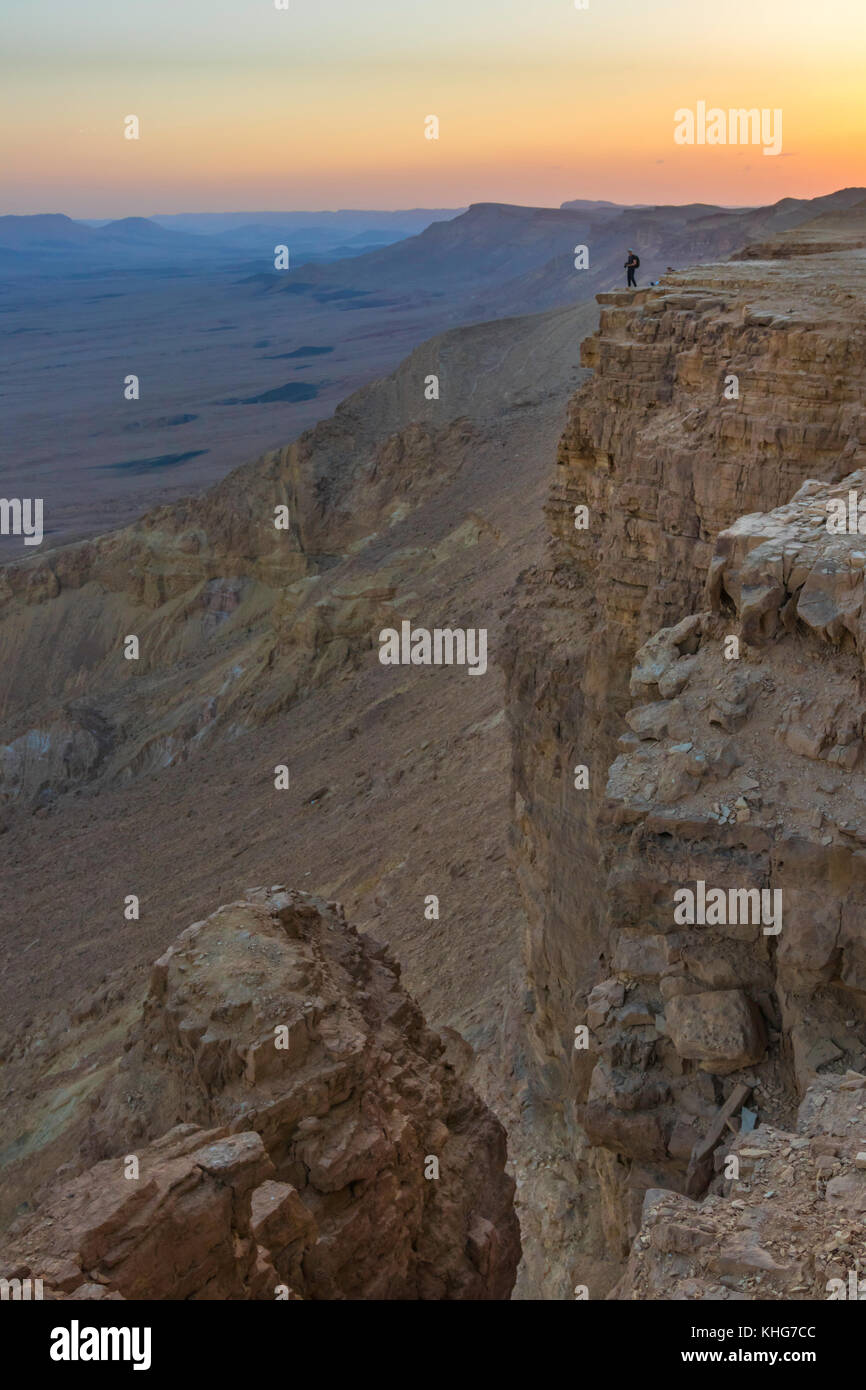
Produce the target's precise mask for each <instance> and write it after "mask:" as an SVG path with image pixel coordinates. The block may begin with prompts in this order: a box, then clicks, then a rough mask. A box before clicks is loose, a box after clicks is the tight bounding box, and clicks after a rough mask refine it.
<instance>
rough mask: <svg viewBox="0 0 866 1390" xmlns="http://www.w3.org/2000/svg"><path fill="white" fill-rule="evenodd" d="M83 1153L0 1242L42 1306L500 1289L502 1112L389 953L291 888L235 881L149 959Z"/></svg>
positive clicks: (514, 1245) (505, 1258) (503, 1256)
mask: <svg viewBox="0 0 866 1390" xmlns="http://www.w3.org/2000/svg"><path fill="white" fill-rule="evenodd" d="M278 1030H279V1031H278ZM157 1136H161V1137H157ZM85 1147H86V1154H85V1162H88V1161H91V1160H93V1159H98V1160H101V1161H98V1162H96V1163H95V1164H94V1165H93V1166H91V1167H89V1168H85V1169H84V1170H83V1171H81V1170H79V1171H78V1172H77V1174H75V1175H72V1174H71V1173H67V1175H66V1176H65V1177H64V1173H63V1170H61V1173H60V1174H58V1176H57V1179H56V1180H55V1181H54V1182H52V1183H51V1184H49V1185H48V1188H47V1189H46V1191H45V1192H44V1193H43V1194H40V1195H41V1198H42V1200H41V1201H40V1203H39V1205H38V1206H37V1208H36V1210H35V1211H34V1212H33V1213H32V1214H30V1215H28V1216H26V1217H23V1218H21V1219H20V1220H19V1221H18V1222H17V1223H15V1225H13V1226H12V1227H11V1228H10V1230H9V1231H8V1233H7V1236H6V1240H5V1245H4V1248H3V1249H2V1250H0V1273H2V1274H3V1275H4V1277H6V1278H15V1277H17V1278H27V1277H32V1278H39V1279H42V1280H43V1281H44V1285H45V1296H46V1297H59V1298H75V1299H80V1298H105V1297H114V1298H118V1297H121V1298H143V1299H169V1298H171V1299H178V1298H180V1299H259V1298H261V1299H272V1298H275V1297H300V1298H308V1299H461V1300H467V1299H485V1300H486V1299H506V1298H508V1297H509V1294H510V1292H511V1289H512V1286H513V1284H514V1279H515V1274H516V1269H517V1264H518V1260H519V1257H520V1238H519V1230H518V1225H517V1218H516V1216H515V1213H514V1208H513V1194H514V1183H513V1181H512V1179H511V1178H510V1177H508V1176H507V1175H506V1173H505V1157H506V1155H505V1134H504V1131H503V1129H502V1127H501V1125H500V1124H499V1122H498V1121H497V1120H496V1118H495V1117H494V1116H493V1115H492V1113H491V1112H490V1111H489V1110H487V1108H486V1106H484V1105H483V1104H482V1102H481V1101H480V1100H479V1099H478V1097H477V1096H476V1095H475V1094H474V1092H473V1091H471V1090H470V1089H469V1087H468V1086H466V1085H465V1084H464V1083H463V1082H462V1081H461V1079H460V1078H459V1076H458V1075H457V1072H456V1070H455V1066H454V1065H453V1064H452V1063H451V1062H450V1061H449V1059H448V1057H447V1055H446V1044H445V1043H444V1042H443V1040H442V1039H441V1038H439V1037H438V1036H437V1035H435V1034H434V1033H432V1032H430V1031H429V1030H428V1029H427V1027H426V1026H425V1023H424V1020H423V1017H422V1015H421V1013H420V1011H419V1009H418V1008H417V1006H416V1005H415V1003H414V1002H413V1001H412V999H411V998H410V997H409V996H408V995H407V994H406V992H405V991H404V990H403V989H402V987H401V986H400V984H399V967H398V966H397V965H396V964H395V963H394V962H392V961H391V960H390V959H389V958H388V956H387V954H386V951H385V948H384V947H382V946H378V945H377V944H376V943H375V942H373V941H372V940H371V939H369V938H366V939H365V938H362V937H360V936H359V935H358V933H357V932H356V931H355V930H354V929H353V928H351V927H349V926H347V925H346V922H345V920H344V917H343V913H342V910H341V909H340V908H339V906H338V905H337V904H333V903H332V904H325V903H323V902H320V901H319V900H317V899H314V898H312V897H310V896H309V895H307V894H304V893H294V892H287V891H285V890H284V889H283V888H282V887H276V888H272V889H269V890H268V889H254V890H251V892H250V893H249V894H248V898H247V901H244V902H237V903H232V904H230V905H229V906H226V907H222V908H220V909H219V910H218V911H217V912H215V913H214V914H213V915H212V916H211V917H209V918H207V920H206V921H203V922H197V923H195V924H194V925H193V926H191V927H189V928H187V930H186V931H184V932H183V933H182V934H181V936H180V937H179V938H178V940H177V941H176V942H175V944H174V945H173V946H171V947H170V948H169V950H168V951H166V953H165V954H164V955H163V956H162V957H161V958H160V959H159V960H158V961H157V962H156V964H155V965H154V968H153V974H152V978H151V985H150V992H149V995H148V998H147V1001H146V1004H145V1007H144V1010H143V1015H142V1017H141V1019H140V1020H139V1022H138V1023H137V1025H135V1026H134V1027H133V1029H132V1030H131V1032H130V1035H129V1036H128V1038H127V1039H126V1042H125V1044H124V1055H123V1058H122V1060H121V1061H120V1063H119V1064H118V1068H117V1071H116V1074H115V1077H114V1080H113V1082H112V1083H111V1084H110V1085H109V1086H108V1087H107V1088H106V1090H105V1091H104V1092H103V1093H102V1095H101V1100H100V1105H99V1108H98V1109H97V1110H96V1111H95V1112H94V1115H93V1119H92V1125H91V1131H90V1134H89V1137H88V1141H87V1144H86V1146H85ZM133 1158H134V1159H136V1160H137V1165H138V1176H137V1177H135V1176H128V1174H129V1173H130V1172H134V1164H133V1163H132V1162H131V1160H132V1159H133ZM431 1159H435V1160H438V1168H439V1176H438V1177H435V1176H431V1174H432V1173H433V1171H434V1165H433V1164H432V1163H431V1162H430V1160H431ZM82 1167H83V1165H82ZM425 1170H426V1171H425Z"/></svg>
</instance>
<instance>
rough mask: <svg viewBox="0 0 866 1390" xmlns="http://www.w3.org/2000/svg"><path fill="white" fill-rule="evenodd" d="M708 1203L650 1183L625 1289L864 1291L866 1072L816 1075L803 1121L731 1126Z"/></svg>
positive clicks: (672, 1294)
mask: <svg viewBox="0 0 866 1390" xmlns="http://www.w3.org/2000/svg"><path fill="white" fill-rule="evenodd" d="M728 1139H729V1142H728V1143H727V1144H725V1145H722V1146H720V1147H719V1149H718V1150H717V1152H716V1159H715V1166H716V1177H715V1179H714V1181H713V1191H712V1193H711V1194H710V1195H709V1196H708V1197H707V1198H706V1199H705V1200H704V1201H702V1202H696V1201H694V1200H692V1199H691V1198H689V1197H687V1196H683V1195H681V1194H679V1193H676V1192H672V1191H669V1190H663V1189H654V1190H650V1191H648V1192H647V1194H646V1197H645V1199H644V1203H643V1212H642V1220H641V1225H640V1230H639V1231H638V1233H637V1235H636V1237H635V1239H634V1242H633V1244H632V1247H631V1250H630V1253H629V1258H628V1264H627V1266H626V1270H625V1273H624V1275H623V1277H622V1279H621V1281H620V1282H619V1284H618V1285H617V1286H616V1288H615V1289H614V1290H613V1291H612V1292H611V1294H610V1297H611V1298H620V1299H640V1300H645V1299H665V1300H669V1299H676V1300H683V1299H684V1300H701V1301H706V1300H715V1299H718V1300H722V1301H724V1300H732V1299H733V1300H743V1299H774V1300H782V1299H784V1300H789V1299H796V1300H803V1299H807V1300H816V1299H830V1300H833V1301H836V1302H839V1301H843V1300H847V1299H851V1298H854V1299H862V1298H863V1297H864V1295H866V1283H864V1282H863V1281H862V1259H863V1218H864V1213H866V1076H863V1075H862V1074H860V1073H858V1072H847V1073H846V1074H845V1075H844V1076H841V1077H840V1076H827V1077H822V1078H821V1079H820V1080H817V1081H815V1082H813V1084H812V1085H811V1086H810V1087H809V1089H808V1090H807V1092H806V1096H805V1098H804V1100H803V1103H802V1105H801V1106H800V1110H799V1115H798V1119H797V1126H796V1130H795V1131H794V1132H789V1131H787V1130H782V1129H777V1128H775V1127H774V1126H772V1125H761V1126H760V1127H759V1128H758V1129H754V1130H751V1131H748V1132H744V1133H740V1134H736V1135H734V1136H733V1137H732V1136H730V1135H729V1136H728Z"/></svg>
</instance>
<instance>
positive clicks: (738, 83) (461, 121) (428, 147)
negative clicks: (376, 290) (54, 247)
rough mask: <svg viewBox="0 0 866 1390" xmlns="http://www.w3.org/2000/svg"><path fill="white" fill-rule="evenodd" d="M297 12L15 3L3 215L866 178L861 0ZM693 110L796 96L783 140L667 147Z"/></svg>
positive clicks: (740, 187)
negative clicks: (678, 115)
mask: <svg viewBox="0 0 866 1390" xmlns="http://www.w3.org/2000/svg"><path fill="white" fill-rule="evenodd" d="M289 6H290V8H289V10H288V11H287V12H285V11H278V10H276V9H275V7H274V0H138V3H136V0H126V2H124V0H75V3H68V4H61V3H57V0H3V13H2V17H0V54H2V56H0V72H2V81H0V127H2V130H3V132H4V133H3V135H2V136H0V142H2V143H0V158H2V170H3V179H2V185H0V187H2V195H0V198H2V203H0V212H5V213H8V212H19V213H33V212H67V213H69V214H70V215H72V216H78V217H111V216H126V215H131V214H137V215H138V214H140V215H147V214H151V213H167V212H180V211H227V210H243V209H266V208H275V209H276V208H280V209H283V208H295V209H303V208H306V209H321V208H337V207H357V208H364V207H366V208H408V207H416V206H422V207H454V206H460V205H463V204H466V203H469V202H483V201H497V202H515V203H524V204H553V205H557V204H559V203H560V202H562V201H563V200H565V199H569V198H609V199H612V200H615V201H620V202H649V201H651V202H690V201H706V202H720V203H726V204H738V203H741V204H742V203H749V204H754V203H765V202H772V201H775V200H776V199H777V198H780V197H783V196H785V195H793V196H798V197H803V196H812V195H815V194H818V193H826V192H830V191H831V190H833V189H835V188H839V187H844V186H846V185H851V184H862V183H866V154H864V149H866V97H864V78H863V68H864V58H866V0H726V3H723V4H722V3H716V0H589V9H587V10H577V9H575V7H574V0H289ZM699 100H704V101H706V102H707V104H708V105H710V106H720V107H723V108H727V107H729V106H734V107H753V106H754V107H768V108H781V109H782V112H783V153H782V154H781V155H780V156H779V157H768V156H764V155H763V153H762V151H761V149H760V147H743V146H706V145H705V146H692V147H688V146H679V145H676V144H675V143H674V140H673V130H674V111H675V110H676V109H677V108H680V107H694V106H695V105H696V103H697V102H698V101H699ZM129 114H135V115H137V116H138V117H139V119H140V122H141V138H140V140H139V141H137V142H136V141H129V140H125V139H124V138H123V120H124V117H125V116H127V115H129ZM430 114H435V115H437V116H438V117H439V120H440V123H441V131H440V139H439V140H438V141H430V140H426V139H425V138H424V118H425V117H426V116H428V115H430Z"/></svg>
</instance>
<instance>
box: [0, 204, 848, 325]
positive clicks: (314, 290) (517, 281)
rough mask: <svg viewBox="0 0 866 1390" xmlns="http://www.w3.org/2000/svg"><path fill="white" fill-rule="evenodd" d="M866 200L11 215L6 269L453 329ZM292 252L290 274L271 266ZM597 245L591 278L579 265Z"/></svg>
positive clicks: (5, 227)
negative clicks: (118, 273)
mask: <svg viewBox="0 0 866 1390" xmlns="http://www.w3.org/2000/svg"><path fill="white" fill-rule="evenodd" d="M864 198H866V189H863V188H848V189H841V190H839V191H838V192H836V193H831V194H828V195H826V196H824V197H819V198H811V199H806V198H783V199H781V201H780V202H778V203H774V204H772V205H770V206H767V207H759V208H726V207H717V206H714V205H712V204H709V203H689V204H684V205H676V204H674V205H660V206H650V205H646V204H635V205H630V206H622V205H618V204H616V203H609V202H605V201H601V200H591V199H574V200H573V201H570V202H567V203H563V205H562V206H561V207H559V208H544V207H541V208H537V207H522V206H517V205H513V204H508V203H475V204H472V205H471V206H470V207H469V208H468V209H466V210H465V211H459V210H455V209H442V208H440V209H430V208H416V209H411V210H408V211H397V212H382V211H351V210H345V211H339V212H303V213H301V212H251V213H178V214H172V215H165V216H163V215H158V216H155V217H153V218H145V217H125V218H121V219H119V220H117V221H109V222H80V221H74V220H73V219H72V218H69V217H66V216H64V215H63V214H61V213H43V214H37V215H35V216H30V217H21V216H7V217H0V271H2V272H3V273H6V274H9V275H16V274H25V275H26V274H35V275H43V276H45V275H58V274H60V275H69V274H88V273H90V274H92V273H98V272H99V271H101V270H103V269H104V270H122V269H124V268H128V269H130V270H133V271H134V270H149V269H152V270H156V269H163V268H166V267H177V268H178V269H179V270H185V271H188V272H194V271H197V270H198V271H200V270H209V269H226V268H228V269H236V270H237V271H238V272H239V273H240V274H243V275H245V276H246V277H247V278H248V279H249V280H250V282H251V283H252V284H255V283H256V282H258V284H259V285H260V287H261V288H263V289H267V290H272V291H274V292H276V293H280V292H283V293H285V292H287V293H291V294H300V295H305V294H308V295H311V296H313V297H314V298H316V299H318V300H320V301H321V300H322V297H323V296H326V297H327V298H329V299H334V300H338V301H343V302H345V303H346V304H348V303H349V301H351V300H353V299H356V300H358V302H361V301H362V300H364V301H365V302H367V303H369V302H370V301H369V296H371V295H373V294H376V295H379V296H384V297H385V298H384V299H383V301H382V302H383V306H387V305H389V304H394V303H400V304H402V305H404V306H405V305H406V304H407V303H410V304H415V303H417V304H418V305H419V306H422V305H423V306H426V307H428V308H429V307H430V306H431V305H434V304H435V305H438V306H439V307H440V308H441V309H443V310H444V311H445V313H446V316H447V317H448V318H453V321H454V322H468V321H470V320H473V319H474V320H481V319H487V318H498V317H502V316H503V315H509V314H523V313H534V312H538V311H540V310H544V309H550V308H555V307H557V306H560V305H565V304H570V303H574V302H575V301H577V300H583V299H587V298H589V297H591V296H592V295H593V294H595V293H597V292H598V291H599V290H601V289H608V288H610V287H611V286H613V285H617V284H619V283H621V282H622V281H624V278H625V277H624V274H623V272H622V265H623V262H624V260H625V253H626V251H627V250H628V248H630V247H633V248H634V249H635V250H636V251H637V252H638V254H639V255H640V257H641V267H640V272H639V275H638V283H639V284H646V283H647V282H648V281H650V280H655V279H657V278H658V277H659V276H660V275H662V274H664V272H665V271H666V269H667V268H668V266H673V267H675V268H679V267H681V266H682V265H684V264H689V263H691V262H694V261H698V260H713V259H716V260H718V259H724V258H726V257H727V256H730V255H731V254H733V253H734V252H736V251H738V250H741V249H742V248H743V247H744V246H746V245H749V244H758V243H760V242H761V241H763V240H764V239H766V238H768V237H772V236H776V235H777V234H778V233H780V232H784V231H787V230H789V229H791V228H796V227H798V226H799V225H801V224H803V223H806V222H809V221H812V220H814V218H816V217H818V216H821V215H822V214H825V213H833V212H838V211H843V210H844V209H846V208H848V207H851V206H853V205H855V204H856V203H859V202H861V201H862V200H863V199H864ZM277 245H286V246H288V248H289V253H290V257H291V269H290V270H288V271H276V270H275V269H274V268H273V257H274V247H275V246H277ZM578 247H586V259H587V264H586V266H585V268H582V269H578V268H576V266H575V253H576V250H577V248H578Z"/></svg>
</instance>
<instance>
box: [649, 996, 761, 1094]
mask: <svg viewBox="0 0 866 1390" xmlns="http://www.w3.org/2000/svg"><path fill="white" fill-rule="evenodd" d="M666 1018H667V1023H668V1031H669V1033H670V1036H671V1039H672V1041H673V1044H674V1046H675V1048H676V1049H677V1052H678V1053H679V1054H680V1056H681V1057H686V1058H689V1059H690V1060H692V1061H696V1062H698V1063H699V1064H700V1065H701V1067H702V1068H703V1070H704V1071H711V1072H716V1073H717V1074H718V1075H722V1076H724V1075H726V1074H727V1073H728V1072H732V1071H739V1070H740V1068H742V1067H747V1066H749V1065H751V1064H752V1063H754V1062H759V1061H760V1060H761V1058H762V1057H763V1055H764V1051H765V1049H766V1045H767V1043H766V1030H765V1028H764V1025H763V1021H762V1019H761V1016H760V1013H759V1012H758V1010H757V1008H756V1007H755V1005H754V1004H753V1003H752V1001H751V1000H750V999H749V998H748V996H747V995H746V994H744V993H743V991H742V990H738V989H724V990H710V991H707V992H705V993H703V994H688V995H678V996H677V997H676V998H674V999H671V1000H669V1001H668V1007H667V1012H666Z"/></svg>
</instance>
